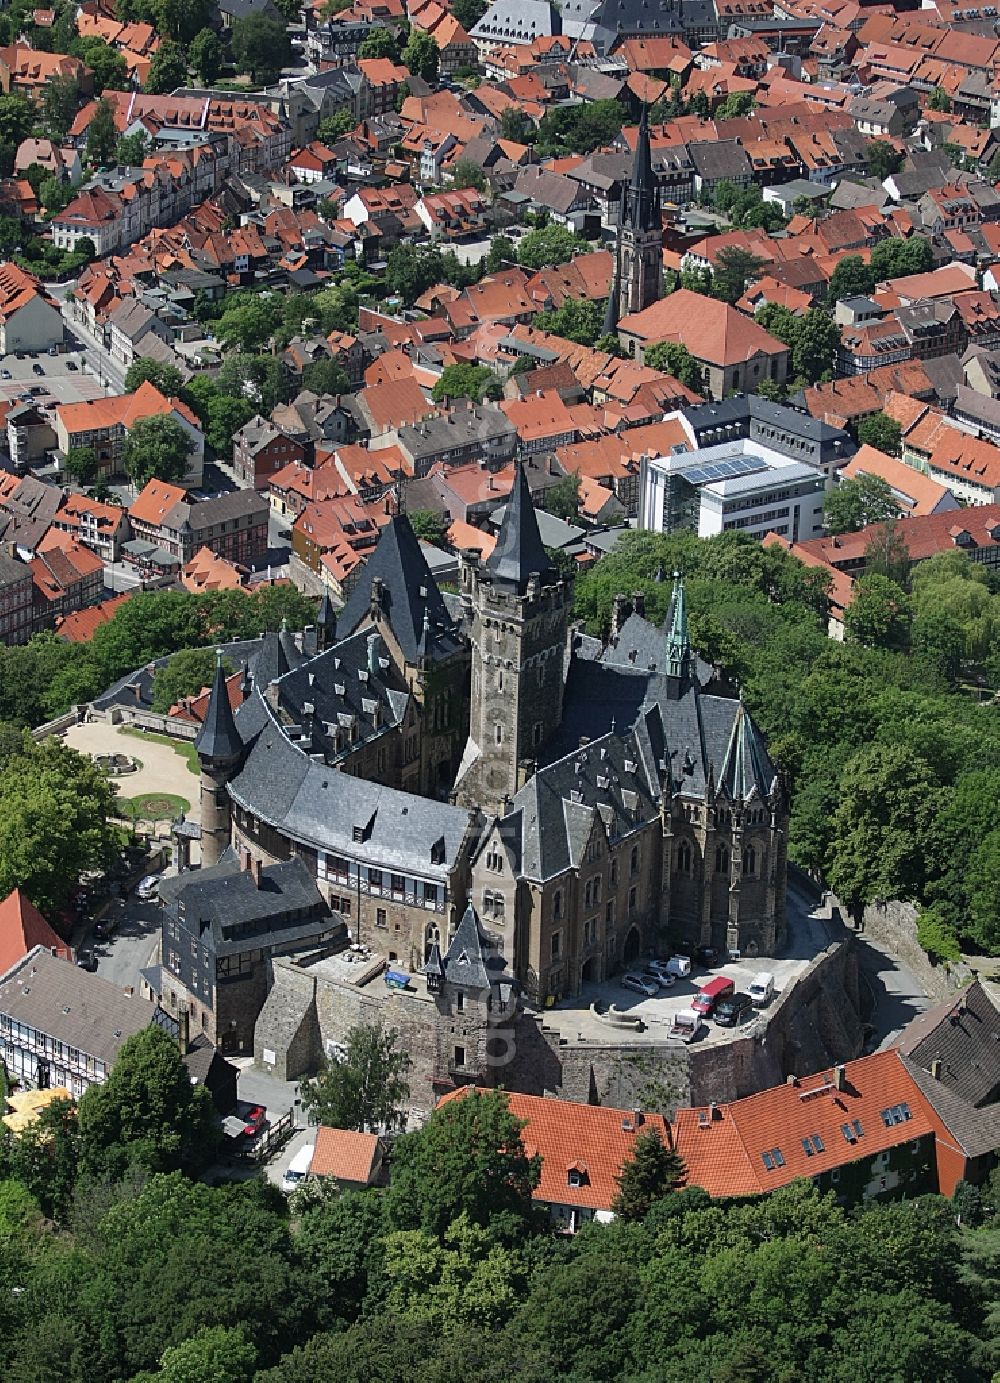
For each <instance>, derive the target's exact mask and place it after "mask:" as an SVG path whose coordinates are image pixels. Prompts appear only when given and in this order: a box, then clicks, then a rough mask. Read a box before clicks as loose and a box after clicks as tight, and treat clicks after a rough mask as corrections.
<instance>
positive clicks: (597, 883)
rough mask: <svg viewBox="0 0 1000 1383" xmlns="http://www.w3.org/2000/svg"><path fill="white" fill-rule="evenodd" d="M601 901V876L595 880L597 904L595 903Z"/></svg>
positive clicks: (595, 899)
mask: <svg viewBox="0 0 1000 1383" xmlns="http://www.w3.org/2000/svg"><path fill="white" fill-rule="evenodd" d="M600 901H601V878H600V875H598V876H597V878H596V879H595V880H594V902H595V903H599V902H600Z"/></svg>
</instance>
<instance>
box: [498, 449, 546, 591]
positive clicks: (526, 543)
mask: <svg viewBox="0 0 1000 1383" xmlns="http://www.w3.org/2000/svg"><path fill="white" fill-rule="evenodd" d="M486 570H487V571H488V572H490V574H491V575H492V577H493V580H494V581H495V582H497V583H500V584H503V585H510V586H515V587H516V588H517V591H518V593H519V594H520V595H524V593H525V591H526V590H527V587H528V578H529V577H530V576H531V574H532V573H533V572H537V573H538V574H539V576H541V577H542V579H543V580H549V581H554V580H555V579H556V572H555V568H554V567H553V565H552V563H551V562H550V560H549V555H548V553H547V552H546V551H545V545H544V543H543V542H542V537H541V534H540V533H539V531H538V519H537V517H536V515H535V506H534V504H533V503H532V500H531V491H530V490H529V489H528V478H527V476H526V475H525V473H524V467H523V466H520V465H518V466H517V467H516V468H515V474H514V485H513V488H512V489H511V492H510V499H509V500H508V501H507V508H506V509H505V510H504V516H503V523H502V524H501V525H500V533H499V535H498V536H497V545H496V547H495V548H494V549H493V551H492V552H491V553H490V555H489V557H488V558H487V559H486Z"/></svg>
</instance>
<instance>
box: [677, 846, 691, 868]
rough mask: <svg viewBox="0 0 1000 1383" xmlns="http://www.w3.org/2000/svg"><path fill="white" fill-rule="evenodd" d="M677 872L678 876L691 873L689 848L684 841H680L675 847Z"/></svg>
mask: <svg viewBox="0 0 1000 1383" xmlns="http://www.w3.org/2000/svg"><path fill="white" fill-rule="evenodd" d="M677 871H678V873H680V874H690V873H691V846H690V844H689V843H688V842H687V841H686V840H682V841H681V843H680V845H678V847H677Z"/></svg>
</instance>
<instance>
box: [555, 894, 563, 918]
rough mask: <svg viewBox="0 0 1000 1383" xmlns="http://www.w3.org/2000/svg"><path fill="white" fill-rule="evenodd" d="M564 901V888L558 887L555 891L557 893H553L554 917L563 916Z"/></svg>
mask: <svg viewBox="0 0 1000 1383" xmlns="http://www.w3.org/2000/svg"><path fill="white" fill-rule="evenodd" d="M562 903H563V896H562V889H561V888H557V889H556V891H555V894H554V895H553V898H552V916H553V917H562V915H563V914H562Z"/></svg>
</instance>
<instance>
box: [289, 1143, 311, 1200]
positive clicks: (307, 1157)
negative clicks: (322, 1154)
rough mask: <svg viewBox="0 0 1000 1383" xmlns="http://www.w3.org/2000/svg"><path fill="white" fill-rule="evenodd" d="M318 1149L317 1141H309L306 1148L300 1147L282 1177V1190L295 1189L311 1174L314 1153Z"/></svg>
mask: <svg viewBox="0 0 1000 1383" xmlns="http://www.w3.org/2000/svg"><path fill="white" fill-rule="evenodd" d="M315 1151H316V1144H315V1143H307V1144H306V1146H305V1147H304V1148H299V1150H298V1152H297V1153H296V1154H295V1156H294V1157H293V1158H292V1160H291V1162H290V1163H289V1164H288V1170H287V1171H286V1172H285V1175H284V1176H283V1177H282V1178H281V1189H282V1191H286V1192H287V1191H294V1190H295V1188H296V1186H301V1185H302V1183H303V1182H304V1181H305V1179H306V1177H307V1176H308V1175H309V1168H310V1167H311V1166H312V1160H313V1153H314V1152H315Z"/></svg>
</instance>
